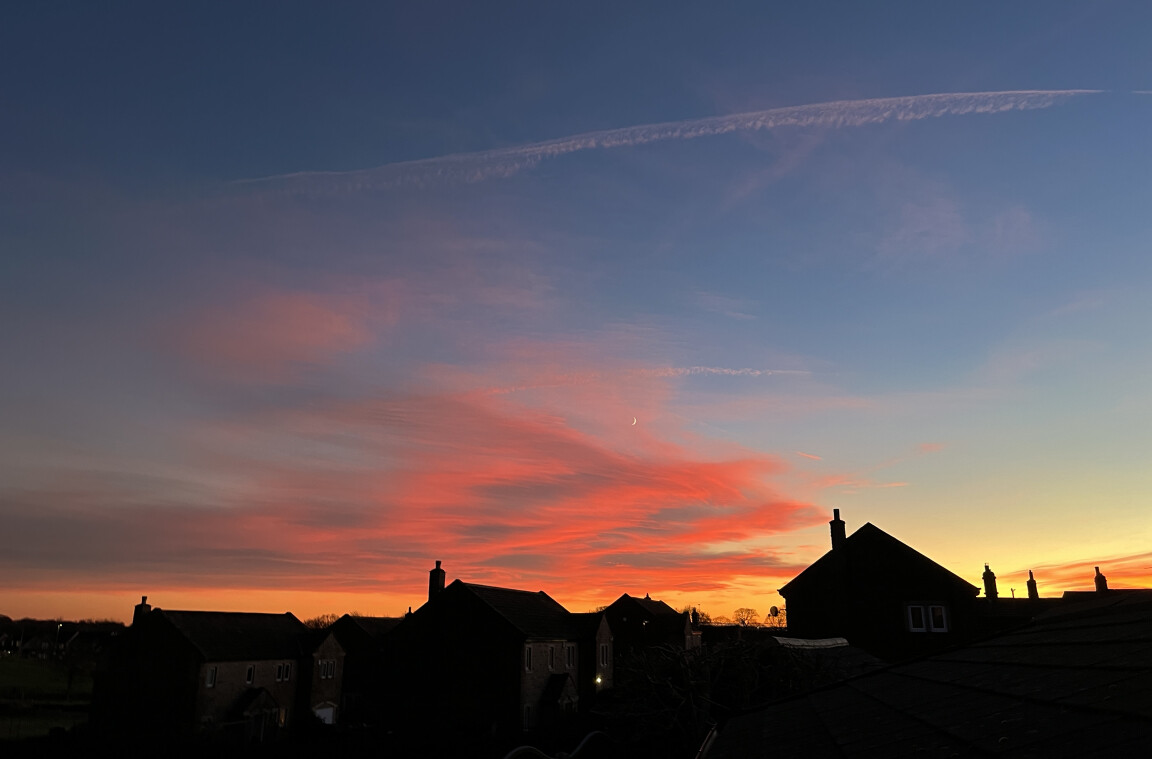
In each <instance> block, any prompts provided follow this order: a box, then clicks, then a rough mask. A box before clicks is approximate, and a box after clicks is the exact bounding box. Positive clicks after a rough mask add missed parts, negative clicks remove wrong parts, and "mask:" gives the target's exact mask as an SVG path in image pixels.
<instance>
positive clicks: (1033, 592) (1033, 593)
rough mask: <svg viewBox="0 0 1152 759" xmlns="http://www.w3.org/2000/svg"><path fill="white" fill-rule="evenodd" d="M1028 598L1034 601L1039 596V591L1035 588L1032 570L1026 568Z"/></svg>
mask: <svg viewBox="0 0 1152 759" xmlns="http://www.w3.org/2000/svg"><path fill="white" fill-rule="evenodd" d="M1028 598H1029V600H1032V601H1035V600H1037V599H1038V598H1040V591H1039V590H1037V589H1036V578H1035V577H1033V576H1032V570H1031V569H1029V570H1028Z"/></svg>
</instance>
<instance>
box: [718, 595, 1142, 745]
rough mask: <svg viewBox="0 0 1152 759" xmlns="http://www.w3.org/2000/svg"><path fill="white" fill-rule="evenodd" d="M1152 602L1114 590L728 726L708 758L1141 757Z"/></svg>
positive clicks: (1140, 596) (731, 722)
mask: <svg viewBox="0 0 1152 759" xmlns="http://www.w3.org/2000/svg"><path fill="white" fill-rule="evenodd" d="M1150 676H1152V599H1149V598H1148V596H1147V595H1145V594H1139V593H1124V592H1123V591H1119V592H1110V593H1108V594H1102V595H1101V596H1100V597H1098V598H1095V599H1092V600H1091V601H1085V602H1084V603H1077V604H1075V605H1072V604H1069V605H1066V606H1062V607H1059V608H1056V609H1053V610H1051V611H1049V612H1047V613H1045V614H1043V615H1042V616H1041V617H1040V618H1038V619H1037V620H1036V621H1035V622H1033V623H1031V624H1029V625H1026V626H1024V627H1021V628H1019V629H1017V630H1015V631H1013V632H1010V633H1007V634H1004V635H1000V636H997V637H994V638H990V639H988V640H985V641H982V642H980V643H976V644H974V645H970V646H966V647H962V648H957V649H953V650H950V651H947V652H944V653H940V654H936V655H933V656H930V657H927V658H923V659H919V660H915V661H911V662H906V663H903V664H899V665H896V666H892V667H888V668H885V669H882V670H879V671H877V672H873V673H870V674H866V675H862V676H860V677H857V678H854V679H851V680H847V681H845V682H843V683H840V684H838V685H834V686H830V687H826V688H822V689H819V690H816V691H813V692H812V693H809V694H807V695H805V696H801V697H798V698H794V699H789V700H786V701H782V702H779V703H777V704H775V705H773V706H770V707H768V708H767V709H764V710H761V711H758V712H755V713H752V714H746V715H743V716H740V717H735V718H733V719H732V720H730V721H729V723H728V724H727V725H726V726H725V727H724V728H723V729H721V730H720V732H719V736H718V738H717V740H716V742H715V743H714V744H713V746H712V748H711V750H710V751H709V753H708V754H707V759H726V758H727V757H757V756H816V757H818V756H849V757H851V756H865V755H867V756H890V757H900V756H911V755H913V754H915V755H918V756H922V755H925V754H926V753H930V754H934V755H941V754H948V755H955V756H973V755H978V754H984V753H996V754H997V755H1002V756H1006V757H1024V756H1076V755H1088V756H1105V755H1108V756H1142V755H1143V754H1144V752H1146V751H1147V740H1148V735H1149V734H1152V690H1149V688H1148V683H1149V682H1150V681H1152V678H1150Z"/></svg>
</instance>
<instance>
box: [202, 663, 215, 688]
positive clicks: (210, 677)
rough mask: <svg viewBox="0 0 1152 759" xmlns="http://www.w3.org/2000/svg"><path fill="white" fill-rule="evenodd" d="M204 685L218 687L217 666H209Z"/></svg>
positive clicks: (205, 673)
mask: <svg viewBox="0 0 1152 759" xmlns="http://www.w3.org/2000/svg"><path fill="white" fill-rule="evenodd" d="M204 687H205V688H215V687H216V668H215V667H209V668H208V669H207V670H206V671H205V672H204Z"/></svg>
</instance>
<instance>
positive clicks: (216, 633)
mask: <svg viewBox="0 0 1152 759" xmlns="http://www.w3.org/2000/svg"><path fill="white" fill-rule="evenodd" d="M149 616H150V617H151V618H155V619H163V620H167V622H168V623H169V624H171V625H172V626H173V627H174V628H176V630H177V631H178V632H179V633H180V634H181V635H183V637H184V638H185V639H187V640H188V642H189V643H191V644H192V645H193V646H194V647H195V648H196V650H198V651H199V652H200V654H201V655H202V656H203V657H204V659H205V660H206V661H242V660H248V661H260V660H268V659H294V658H296V657H298V656H301V655H302V654H304V653H305V647H306V640H305V639H306V637H307V635H308V628H307V627H306V626H305V625H304V623H303V622H301V621H300V620H299V619H297V618H296V617H295V616H293V615H292V614H290V613H286V614H254V613H249V612H231V611H170V610H168V609H163V610H161V609H154V610H153V611H152V612H151V613H150V614H149Z"/></svg>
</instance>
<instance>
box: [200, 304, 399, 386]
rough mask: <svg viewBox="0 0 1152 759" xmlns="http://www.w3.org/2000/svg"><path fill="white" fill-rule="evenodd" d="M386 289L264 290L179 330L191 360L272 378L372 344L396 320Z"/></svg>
mask: <svg viewBox="0 0 1152 759" xmlns="http://www.w3.org/2000/svg"><path fill="white" fill-rule="evenodd" d="M394 300H395V298H394V295H393V294H392V293H390V292H389V291H388V290H387V289H386V288H384V289H382V291H381V292H380V293H378V294H376V297H373V298H370V297H368V295H366V294H352V295H323V294H315V293H307V292H284V291H268V292H264V293H261V294H258V295H255V296H252V297H249V298H246V299H243V300H241V301H240V302H238V303H234V304H232V305H229V306H223V307H218V308H214V309H212V310H207V311H204V312H201V313H200V314H198V315H197V316H196V317H195V318H193V319H192V320H191V322H190V323H188V324H187V325H185V326H184V327H182V328H180V329H178V330H177V345H178V348H179V349H180V350H181V351H182V352H183V353H184V354H185V355H186V356H188V357H189V358H191V359H193V360H195V361H197V362H200V363H203V364H206V365H209V366H211V367H213V368H216V369H223V370H225V371H227V372H228V373H229V374H230V375H232V376H240V377H254V378H261V379H266V378H273V377H277V376H281V375H283V374H284V373H286V372H288V373H290V372H291V371H292V370H293V369H294V368H296V367H298V366H299V365H306V364H315V363H320V362H325V361H328V360H330V359H331V358H332V357H333V356H336V355H338V354H341V353H346V352H349V351H353V350H357V349H359V348H362V347H364V346H365V345H367V344H369V343H370V342H372V341H373V340H374V339H375V337H376V335H377V333H378V330H381V329H383V328H386V327H389V326H391V325H392V324H393V323H394V322H395V320H396V312H395V302H394Z"/></svg>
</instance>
